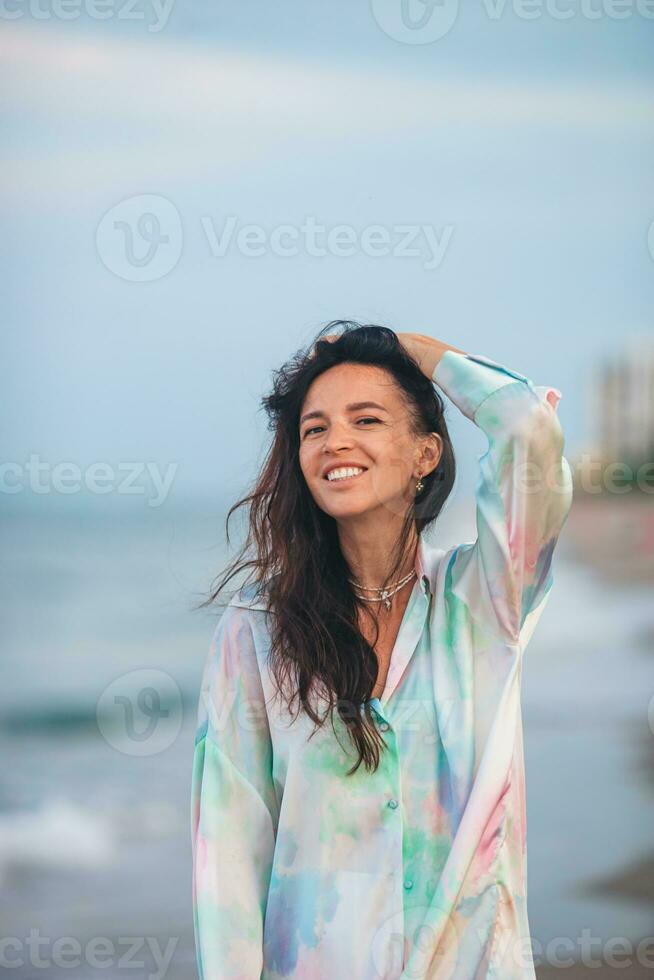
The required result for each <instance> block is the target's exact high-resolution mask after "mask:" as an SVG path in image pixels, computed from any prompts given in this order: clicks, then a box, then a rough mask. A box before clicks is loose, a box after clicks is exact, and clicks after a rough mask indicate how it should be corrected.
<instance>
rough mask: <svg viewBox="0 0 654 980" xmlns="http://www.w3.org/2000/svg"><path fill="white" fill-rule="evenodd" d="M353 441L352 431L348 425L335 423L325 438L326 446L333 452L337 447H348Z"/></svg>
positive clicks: (326, 448)
mask: <svg viewBox="0 0 654 980" xmlns="http://www.w3.org/2000/svg"><path fill="white" fill-rule="evenodd" d="M353 441H354V440H353V436H352V431H351V429H350V428H349V427H348V426H346V425H345V424H343V425H340V424H339V423H333V424H332V425H331V426H330V428H329V432H328V433H327V436H326V438H325V443H324V448H325V450H331V451H332V452H334V451H335V450H337V449H347V448H349V447H350V446H351V445H352V443H353Z"/></svg>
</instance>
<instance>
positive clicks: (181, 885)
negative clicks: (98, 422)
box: [0, 500, 654, 980]
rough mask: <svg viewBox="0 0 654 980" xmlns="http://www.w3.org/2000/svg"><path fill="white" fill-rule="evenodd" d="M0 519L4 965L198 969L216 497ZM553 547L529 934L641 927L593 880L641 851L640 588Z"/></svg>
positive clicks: (645, 674)
mask: <svg viewBox="0 0 654 980" xmlns="http://www.w3.org/2000/svg"><path fill="white" fill-rule="evenodd" d="M472 513H473V510H472V507H471V506H470V505H467V506H465V507H461V508H460V509H458V510H454V509H452V508H450V509H448V510H447V511H446V512H445V513H444V515H443V517H442V519H441V520H442V522H443V523H442V527H441V528H439V530H438V532H437V534H438V536H439V537H440V541H441V544H442V546H444V547H448V546H449V544H450V543H453V542H454V541H456V540H470V539H471V537H472V536H473V534H474V532H473V529H472V527H471V523H470V521H471V514H472ZM0 531H1V535H2V549H1V554H2V560H1V562H0V577H1V579H2V589H1V590H0V594H1V596H2V599H1V603H2V622H3V656H2V661H1V667H0V669H1V671H2V674H1V680H2V683H1V684H0V731H1V732H2V739H3V753H2V755H3V760H4V761H5V765H4V767H3V775H2V778H1V781H0V881H1V883H2V887H1V889H0V894H1V896H2V897H1V898H0V910H1V915H2V934H3V936H4V937H11V939H12V943H11V945H10V946H9V947H8V949H7V951H6V952H5V954H4V955H5V958H6V962H5V963H4V965H5V966H7V965H8V964H9V963H10V962H11V963H12V967H11V969H12V976H13V977H14V978H21V980H24V978H27V977H39V978H43V977H44V976H59V975H61V976H67V977H71V976H74V977H90V976H98V975H101V976H103V977H105V978H107V977H112V978H113V977H117V976H122V977H124V976H125V975H126V973H127V975H128V976H132V977H141V976H143V977H152V978H154V977H157V978H161V977H163V976H166V977H167V978H169V980H182V978H190V977H195V976H196V971H195V953H194V948H193V931H192V919H191V869H190V861H191V851H190V824H189V799H190V766H191V758H192V750H193V735H194V732H195V714H196V707H197V697H198V690H199V683H200V675H201V671H202V667H203V665H204V661H205V658H206V654H207V650H208V643H209V640H210V637H211V632H212V630H213V626H214V623H215V620H216V616H217V612H211V613H210V612H208V611H206V610H205V611H193V606H194V604H195V603H197V602H198V601H199V600H200V599H201V597H202V592H203V590H206V588H207V587H208V584H209V582H210V579H211V577H212V575H213V574H215V573H216V572H217V571H218V570H219V569H220V568H221V567H222V564H223V562H224V559H225V556H226V550H225V547H224V543H223V510H222V509H220V508H219V506H218V505H217V504H216V503H212V502H207V501H203V502H189V503H188V504H186V505H185V506H180V505H176V506H175V507H174V508H173V507H172V506H168V505H166V506H164V507H162V508H159V509H151V510H149V509H148V508H147V507H146V506H140V507H139V506H134V504H133V503H132V502H131V501H130V502H129V503H120V502H119V503H113V502H112V504H111V505H108V504H107V503H106V501H103V502H102V504H100V503H97V502H90V503H89V502H86V503H84V504H80V503H79V502H75V504H72V503H70V501H68V500H66V501H64V502H61V501H56V502H54V503H53V502H51V501H48V502H47V506H40V502H39V506H38V507H37V506H33V507H29V508H28V507H26V506H25V505H24V504H21V506H18V505H15V504H13V503H11V502H10V506H8V507H5V508H4V511H3V515H2V517H1V518H0ZM555 563H556V564H555V586H554V590H553V592H552V595H551V598H550V602H549V605H548V607H547V609H546V610H545V612H544V614H543V617H542V619H541V621H540V623H539V625H538V628H537V630H536V633H535V634H534V637H533V638H532V641H531V643H530V645H529V647H528V649H527V651H526V656H525V665H524V671H523V720H524V731H525V755H526V767H527V807H528V848H529V850H528V855H529V908H530V922H531V928H532V936H533V937H534V938H535V939H537V940H538V941H539V942H541V943H543V944H546V943H547V942H549V941H551V940H552V939H555V938H557V937H567V938H568V939H570V940H572V942H573V943H575V942H576V940H577V937H579V936H581V935H582V931H583V930H584V929H590V930H591V931H592V933H593V935H595V936H598V937H600V938H601V939H602V940H603V941H604V942H606V941H607V940H609V939H610V938H613V937H619V936H624V937H627V938H631V939H634V940H635V939H638V938H639V937H640V936H642V935H648V934H652V932H653V931H654V930H653V929H652V918H653V917H652V907H651V904H648V903H647V902H644V901H642V902H637V901H634V900H633V899H629V898H627V897H625V896H624V895H622V896H621V895H617V894H616V893H615V892H614V891H611V890H609V889H607V888H605V887H604V885H603V883H604V882H605V881H606V880H608V879H610V878H612V877H613V876H616V875H619V874H620V873H622V872H623V870H624V869H625V868H627V867H629V866H631V865H634V864H636V865H637V864H638V862H639V861H641V860H644V859H645V858H646V857H649V856H651V853H652V851H653V850H654V847H653V846H652V829H651V828H652V827H654V819H653V818H654V788H653V786H652V782H651V772H652V767H651V756H652V752H653V750H654V735H653V733H652V731H651V729H650V727H649V725H648V710H649V711H650V717H652V715H651V706H650V698H651V696H652V694H651V692H652V683H651V679H652V665H653V662H654V661H653V651H652V647H651V635H652V633H651V630H652V619H653V616H654V614H653V611H652V603H651V596H650V593H649V590H647V589H646V588H645V587H642V588H640V587H638V588H637V587H634V586H629V587H626V586H625V587H624V588H616V586H615V585H610V586H608V585H606V584H605V583H603V582H602V581H601V579H599V577H597V576H596V575H595V574H594V573H593V570H592V569H589V568H587V567H585V566H584V565H582V564H580V563H579V562H577V561H576V560H573V558H572V557H571V556H570V555H569V554H568V553H567V549H566V547H565V542H564V541H562V542H561V544H560V547H559V550H558V552H557V554H556V557H555ZM144 678H145V680H146V681H147V683H145V684H144ZM144 690H145V692H146V694H147V695H148V696H147V697H145V696H144V700H143V701H142V702H138V701H137V697H136V693H135V692H142V691H144ZM130 702H131V707H130ZM130 711H131V712H132V715H133V717H131V721H130V720H129V718H128V715H129V713H130ZM128 721H129V724H128ZM150 723H152V725H156V735H155V736H151V737H147V738H146V737H145V734H144V733H146V732H147V728H148V725H149V724H150ZM130 726H131V729H130ZM126 729H127V730H128V734H129V730H131V736H130V737H126ZM648 773H649V775H648ZM35 936H36V937H37V938H39V939H41V940H42V942H41V945H40V946H39V947H38V950H37V949H36V947H35V941H34V937H35ZM30 937H31V938H30ZM99 963H103V964H104V965H102V966H100V965H98V964H99ZM139 964H140V965H139ZM44 971H45V972H44ZM127 971H129V972H127Z"/></svg>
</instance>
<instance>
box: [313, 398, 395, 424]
mask: <svg viewBox="0 0 654 980" xmlns="http://www.w3.org/2000/svg"><path fill="white" fill-rule="evenodd" d="M361 408H377V409H379V410H380V411H382V412H387V411H388V409H387V408H384V406H383V405H380V404H379V403H378V402H350V404H349V405H346V406H345V409H346V411H348V412H357V411H359V409H361ZM324 415H325V413H324V412H321V411H320V409H316V410H315V411H314V412H307V413H306V415H303V416H302V418H301V419H300V425H302V423H303V422H306V421H307V419H317V418H323V417H324Z"/></svg>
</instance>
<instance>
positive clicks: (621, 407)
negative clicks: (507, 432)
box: [575, 337, 654, 490]
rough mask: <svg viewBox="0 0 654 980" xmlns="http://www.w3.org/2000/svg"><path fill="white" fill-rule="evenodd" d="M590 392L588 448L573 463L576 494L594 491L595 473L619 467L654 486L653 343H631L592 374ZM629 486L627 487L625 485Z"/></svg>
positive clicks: (647, 340) (649, 340) (644, 339)
mask: <svg viewBox="0 0 654 980" xmlns="http://www.w3.org/2000/svg"><path fill="white" fill-rule="evenodd" d="M589 391H590V392H591V395H592V400H591V403H590V412H591V424H592V428H593V430H594V431H593V442H592V444H589V445H588V446H587V447H586V449H585V450H584V451H583V452H582V453H581V454H580V456H579V457H578V459H577V460H576V465H575V477H576V483H577V484H578V485H579V486H580V489H582V490H584V489H586V490H587V489H589V487H590V485H591V484H592V485H593V486H596V485H597V476H598V469H601V468H602V467H608V466H611V464H624V465H625V466H626V467H630V468H631V470H632V471H634V474H635V472H636V471H638V470H639V469H640V472H641V475H643V474H646V475H647V480H648V483H650V484H652V485H654V466H652V467H648V468H646V469H642V467H643V465H644V464H647V463H654V337H631V338H629V339H628V340H627V341H625V344H624V346H623V348H622V350H621V352H620V353H618V354H617V355H616V356H615V357H613V358H611V359H609V358H606V357H605V358H603V359H602V361H600V362H599V363H598V364H597V365H596V366H595V367H594V369H593V376H592V379H591V384H590V386H589ZM627 482H628V481H627Z"/></svg>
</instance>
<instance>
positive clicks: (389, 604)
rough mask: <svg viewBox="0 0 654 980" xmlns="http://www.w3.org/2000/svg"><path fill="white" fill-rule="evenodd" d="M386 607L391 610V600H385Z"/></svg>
mask: <svg viewBox="0 0 654 980" xmlns="http://www.w3.org/2000/svg"><path fill="white" fill-rule="evenodd" d="M384 605H385V606H386V608H387V609H390V608H391V600H390V599H386V598H384Z"/></svg>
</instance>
